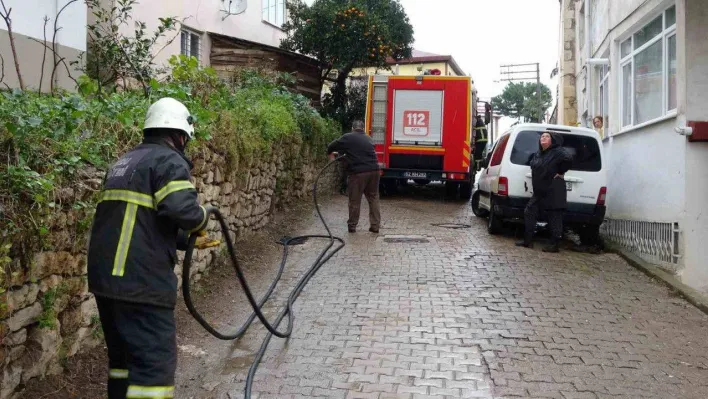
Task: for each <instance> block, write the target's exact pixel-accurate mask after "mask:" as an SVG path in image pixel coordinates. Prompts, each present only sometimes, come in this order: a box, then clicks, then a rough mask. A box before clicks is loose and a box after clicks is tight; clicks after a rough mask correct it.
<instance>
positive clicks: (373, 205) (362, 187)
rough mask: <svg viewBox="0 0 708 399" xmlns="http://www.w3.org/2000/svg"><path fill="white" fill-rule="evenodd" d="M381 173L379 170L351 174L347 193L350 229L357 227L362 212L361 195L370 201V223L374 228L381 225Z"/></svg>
mask: <svg viewBox="0 0 708 399" xmlns="http://www.w3.org/2000/svg"><path fill="white" fill-rule="evenodd" d="M380 178H381V176H380V175H379V171H378V170H374V171H370V172H361V173H354V174H350V175H349V181H348V185H347V193H348V194H349V221H347V225H349V229H350V230H353V229H356V226H357V225H358V224H359V213H360V212H361V196H362V195H364V196H366V201H367V202H368V203H369V224H370V228H371V229H372V230H376V231H378V230H379V227H380V225H381V209H380V207H379V179H380Z"/></svg>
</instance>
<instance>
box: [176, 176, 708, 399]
mask: <svg viewBox="0 0 708 399" xmlns="http://www.w3.org/2000/svg"><path fill="white" fill-rule="evenodd" d="M441 191H442V190H435V189H423V190H419V191H418V192H415V193H413V194H410V193H409V194H406V195H401V196H397V197H395V198H385V199H384V200H383V201H382V219H383V225H382V228H381V234H379V235H378V236H377V235H374V234H371V233H369V232H368V231H367V230H368V224H367V223H366V220H365V219H363V220H362V222H363V223H362V224H360V226H359V229H360V232H358V233H356V234H348V233H347V232H346V223H345V220H346V209H347V207H346V198H344V197H341V196H337V197H335V198H333V199H332V200H331V201H329V202H328V203H327V204H325V205H324V206H323V211H324V213H325V215H326V217H327V218H328V220H329V221H330V224H331V225H332V226H333V231H334V233H335V234H337V235H340V236H342V237H344V238H345V240H346V242H347V246H346V247H345V248H344V249H343V250H342V251H341V252H340V253H338V254H337V255H336V256H335V257H334V258H333V259H332V260H331V261H330V262H329V263H328V264H326V265H325V266H324V267H323V268H322V269H321V270H320V271H319V273H318V274H317V275H316V276H315V277H314V278H313V279H312V281H311V282H310V284H309V285H308V286H307V288H306V289H305V291H304V292H303V294H302V295H301V296H300V299H299V300H298V302H297V304H296V307H295V311H296V314H295V316H296V318H295V329H294V332H293V335H292V337H291V338H290V339H289V340H281V339H278V338H273V340H272V342H271V345H270V348H269V350H268V352H267V354H266V357H265V358H264V361H263V363H262V364H261V367H260V369H259V371H258V374H257V376H256V380H255V384H254V389H253V393H254V396H253V397H259V398H270V397H272V398H290V397H322V398H423V397H425V398H438V397H439V398H443V397H449V398H501V397H513V396H522V397H549V398H605V397H608V398H609V397H612V398H617V397H633V398H708V316H707V315H705V314H703V313H702V312H700V311H699V310H698V309H696V308H694V307H693V306H691V305H690V304H688V303H687V302H686V301H684V300H683V299H682V298H680V297H679V296H677V295H676V294H674V293H672V292H671V291H670V290H669V289H667V288H666V287H665V286H664V285H662V284H660V283H659V282H656V281H653V280H652V279H651V278H649V277H647V276H646V275H644V274H642V273H641V272H639V271H637V270H635V269H634V268H632V267H631V266H629V265H628V264H627V263H626V262H624V261H623V260H622V259H621V258H620V257H619V256H617V255H614V254H601V255H592V254H583V253H577V252H571V251H564V252H561V253H560V254H546V253H543V252H541V250H540V246H539V245H537V247H538V248H539V249H535V250H528V249H523V248H517V247H515V246H514V237H513V235H511V234H508V235H505V236H494V237H493V236H489V235H488V234H487V232H486V219H478V218H476V217H475V216H474V215H473V214H472V212H471V209H470V208H469V205H468V204H466V203H463V202H454V201H446V200H444V199H443V198H442V197H441V194H440V192H441ZM363 206H364V207H365V208H366V205H363ZM365 215H367V212H366V209H364V210H363V211H362V216H365ZM289 233H290V234H291V235H296V234H305V233H318V234H321V227H320V225H319V223H318V222H317V219H316V218H315V215H314V213H313V214H312V215H311V216H309V217H306V218H305V219H304V220H303V221H302V223H301V224H300V225H299V226H292V231H290V232H289ZM322 245H323V243H322V242H318V241H308V242H306V243H305V244H304V245H299V246H296V247H293V251H292V252H293V254H292V255H291V259H292V262H291V263H290V265H289V266H288V271H287V272H286V275H285V277H284V279H283V283H282V285H283V287H282V289H279V290H278V291H277V293H278V295H277V298H275V299H274V300H272V301H271V302H269V303H270V305H269V309H268V310H269V312H268V314H269V315H270V316H271V317H273V315H274V314H275V312H276V311H277V308H278V307H279V306H280V304H282V302H283V300H284V298H285V296H286V295H287V293H288V291H289V289H287V288H288V287H291V286H293V285H294V284H295V281H296V279H297V278H298V277H299V273H301V272H302V271H303V270H305V269H306V268H307V267H309V265H310V263H311V262H312V260H313V259H314V257H315V256H316V255H317V253H316V252H317V250H318V249H319V248H321V247H322ZM278 257H279V253H277V252H274V253H273V254H272V256H269V257H267V258H268V261H269V262H272V267H271V266H268V267H267V268H265V270H259V269H257V268H256V269H252V270H251V271H250V277H251V278H252V280H253V281H254V286H255V288H256V290H259V289H262V287H264V286H265V285H266V283H267V282H268V281H269V278H270V276H271V275H272V270H274V268H275V267H276V264H277V258H278ZM228 278H232V277H228ZM233 281H234V282H233V285H231V286H230V288H229V294H228V295H224V294H223V293H220V292H218V289H216V292H213V293H211V295H215V296H218V298H219V301H221V302H222V303H220V304H219V306H220V307H223V308H224V309H228V308H234V309H236V308H238V309H239V310H238V311H235V312H233V313H232V312H228V313H223V314H222V316H220V321H221V322H223V323H231V322H233V323H237V322H238V320H243V315H244V314H245V312H246V310H247V309H246V307H245V306H246V305H245V302H244V301H243V297H242V295H241V294H239V293H237V292H236V291H238V290H237V289H233V286H235V285H236V280H235V278H233ZM224 314H228V316H224ZM227 319H230V320H227ZM181 324H182V325H181V326H180V330H181V331H183V333H181V335H180V339H179V341H180V349H181V353H180V360H179V361H180V365H179V369H178V387H177V389H178V392H177V397H180V398H232V399H233V398H241V397H243V386H244V380H245V377H246V372H247V370H248V367H249V366H250V364H251V361H252V359H253V355H254V353H255V351H256V350H257V348H258V347H259V346H260V343H261V340H262V338H263V336H264V329H263V328H262V326H261V325H260V324H259V323H255V324H254V326H253V327H252V331H250V332H249V333H248V334H247V336H246V337H244V338H243V339H242V340H240V341H239V342H236V343H232V342H224V341H218V340H216V339H213V338H210V337H207V336H206V335H205V334H204V333H201V332H198V331H199V330H198V328H196V327H195V325H196V323H195V322H193V321H192V322H190V321H188V320H187V321H183V322H181ZM197 327H198V326H197ZM184 331H186V332H184Z"/></svg>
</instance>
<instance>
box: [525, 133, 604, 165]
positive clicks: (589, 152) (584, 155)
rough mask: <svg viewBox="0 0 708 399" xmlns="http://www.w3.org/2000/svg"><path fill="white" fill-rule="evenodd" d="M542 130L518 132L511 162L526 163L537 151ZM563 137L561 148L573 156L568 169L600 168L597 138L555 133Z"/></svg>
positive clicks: (600, 159)
mask: <svg viewBox="0 0 708 399" xmlns="http://www.w3.org/2000/svg"><path fill="white" fill-rule="evenodd" d="M541 134H542V132H539V131H533V130H524V131H522V132H519V134H518V135H517V136H516V141H515V142H514V147H513V148H512V149H511V163H513V164H516V165H528V164H529V163H530V162H531V156H533V154H535V153H536V152H537V151H538V148H539V147H538V142H539V140H540V138H541ZM556 134H559V135H561V136H562V137H563V148H565V150H566V151H568V152H570V154H571V155H572V156H573V166H572V167H571V168H570V170H576V171H579V172H599V171H600V170H601V169H602V156H601V155H600V146H599V145H598V144H597V140H595V139H594V138H592V137H587V136H578V135H574V134H563V133H556Z"/></svg>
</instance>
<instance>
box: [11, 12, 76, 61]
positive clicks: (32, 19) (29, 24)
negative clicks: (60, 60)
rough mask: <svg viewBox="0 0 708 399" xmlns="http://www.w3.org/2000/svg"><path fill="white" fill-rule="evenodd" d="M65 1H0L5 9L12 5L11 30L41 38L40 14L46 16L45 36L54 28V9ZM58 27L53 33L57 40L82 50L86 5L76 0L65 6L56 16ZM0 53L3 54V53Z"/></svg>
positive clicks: (50, 34) (42, 22) (64, 44)
mask: <svg viewBox="0 0 708 399" xmlns="http://www.w3.org/2000/svg"><path fill="white" fill-rule="evenodd" d="M68 2H69V0H4V3H5V6H7V8H8V9H10V8H12V14H11V15H10V16H11V17H12V30H13V32H17V33H20V34H22V35H25V36H28V37H33V38H35V39H39V40H42V38H43V37H44V33H43V32H42V30H43V26H44V17H45V16H46V17H48V18H49V23H48V24H47V37H48V38H51V36H52V33H53V31H54V19H55V16H56V14H57V12H58V11H59V10H60V9H61V8H62V7H64V6H65V5H66V4H67V3H68ZM59 26H60V27H62V29H61V31H60V32H59V34H58V36H57V43H59V44H61V45H63V46H66V47H71V48H74V49H77V50H81V51H84V50H86V4H84V2H83V1H77V2H75V3H73V4H71V5H70V6H68V7H67V8H66V9H65V10H64V12H63V13H62V14H61V16H60V17H59ZM0 27H2V30H7V27H6V26H5V23H4V22H2V23H0ZM3 55H4V53H3Z"/></svg>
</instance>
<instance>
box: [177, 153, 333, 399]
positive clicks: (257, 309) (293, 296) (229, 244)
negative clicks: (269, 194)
mask: <svg viewBox="0 0 708 399" xmlns="http://www.w3.org/2000/svg"><path fill="white" fill-rule="evenodd" d="M342 157H343V156H340V157H337V158H336V159H333V160H331V161H330V162H329V163H327V165H325V166H324V167H323V168H322V169H320V171H319V173H318V174H317V177H316V178H315V183H314V185H313V188H312V199H313V202H314V205H315V209H316V211H317V216H318V217H319V220H320V222H322V225H323V226H324V228H325V231H326V232H327V234H326V235H302V236H297V237H290V238H288V239H286V240H285V241H283V242H282V244H283V252H282V258H281V261H280V266H279V268H278V272H277V274H276V276H275V278H274V279H273V281H272V282H271V283H270V286H269V287H268V289H267V290H266V292H265V293H264V294H263V296H262V297H261V298H260V299H259V300H256V298H255V297H254V295H253V292H252V291H251V289H250V287H249V285H248V282H247V281H246V277H245V276H244V274H243V270H242V269H241V265H240V263H239V261H238V258H237V256H236V248H235V247H234V243H233V241H232V240H231V234H230V232H229V226H228V224H227V222H226V219H225V217H224V215H223V214H222V213H221V212H220V211H219V210H218V209H217V208H213V207H209V208H207V218H210V217H211V216H212V215H213V216H214V217H215V218H216V220H217V221H218V222H219V225H220V227H221V232H222V235H223V240H224V242H225V243H226V248H227V250H228V254H229V257H230V258H231V263H232V265H233V268H234V271H235V272H236V277H237V278H238V281H239V283H240V284H241V288H242V289H243V292H244V293H245V294H246V298H247V299H248V303H249V304H250V305H251V308H253V312H252V313H251V314H250V315H249V316H248V318H247V319H246V321H245V322H244V323H243V325H241V327H239V328H238V329H236V330H235V331H233V332H227V333H225V332H221V331H218V330H217V329H216V328H215V327H214V326H212V325H211V324H209V322H207V321H206V320H205V319H204V317H203V316H202V314H201V313H199V311H198V310H197V309H196V307H195V306H194V303H193V302H192V294H191V281H190V269H191V266H192V255H193V254H194V248H195V243H196V240H197V234H192V235H191V236H190V238H189V244H188V247H187V251H186V252H185V256H184V264H183V267H182V295H183V297H184V302H185V304H186V305H187V309H189V313H191V315H192V317H194V319H195V320H196V321H197V322H198V323H199V324H201V325H202V327H204V329H206V330H207V331H208V332H209V333H210V334H211V335H213V336H214V337H216V338H218V339H221V340H227V341H230V340H237V339H239V338H241V337H242V336H243V335H244V334H245V333H246V331H247V330H248V327H249V326H250V325H251V323H253V321H254V320H255V319H256V318H258V320H259V321H260V322H261V323H262V324H263V326H264V327H265V328H266V330H267V331H268V332H267V334H266V336H265V338H264V339H263V343H262V344H261V346H260V348H259V350H258V352H257V353H256V356H255V359H254V360H253V363H252V364H251V367H250V368H249V370H248V376H247V377H246V385H245V387H244V397H245V398H247V399H248V398H250V397H251V389H252V388H253V378H254V376H255V374H256V371H257V370H258V366H259V365H260V363H261V360H262V359H263V356H264V355H265V352H266V350H267V349H268V344H269V343H270V340H271V338H272V337H273V336H274V335H275V336H276V337H279V338H288V337H290V335H291V334H292V331H293V323H294V319H295V315H294V312H293V305H294V304H295V301H296V300H297V298H298V296H300V293H301V292H302V290H303V289H304V288H305V286H306V285H307V283H308V282H309V281H310V279H312V277H313V276H314V275H315V273H317V271H318V270H319V269H320V268H321V267H322V265H324V264H325V263H326V262H327V261H328V260H329V259H330V258H331V257H332V256H334V254H336V253H337V252H338V251H339V250H341V249H342V248H343V247H344V240H342V239H341V238H340V237H336V236H334V235H332V231H331V230H330V229H329V226H328V225H327V222H326V221H325V219H324V217H323V216H322V212H321V210H320V205H319V202H318V200H317V185H318V183H319V180H320V178H321V177H322V174H323V173H324V171H325V170H327V169H328V168H329V167H330V166H332V165H333V164H334V163H335V162H337V161H338V160H339V159H341V158H342ZM311 238H312V239H327V240H328V244H327V245H326V246H325V248H324V249H323V250H322V251H321V252H320V253H319V256H318V257H317V259H316V260H315V261H314V263H313V264H312V265H311V266H310V268H309V269H307V270H306V271H305V273H304V274H303V275H302V277H300V279H299V280H298V282H297V284H296V285H295V287H294V288H293V289H292V291H291V292H290V294H289V295H288V300H287V302H286V304H285V306H284V307H283V308H282V309H281V311H280V313H278V315H277V316H276V317H275V319H274V320H273V321H272V322H269V321H268V319H267V318H266V316H265V315H264V314H263V311H262V308H263V305H264V304H265V303H266V302H267V301H268V299H269V298H270V296H271V294H272V293H273V291H275V288H276V286H277V285H278V282H279V281H280V278H281V277H282V275H283V272H284V270H285V265H286V263H287V260H288V255H289V248H290V245H293V243H295V242H299V241H302V240H305V239H311ZM286 317H287V319H288V324H287V327H286V328H285V329H283V330H278V327H279V326H280V323H281V322H282V321H283V319H284V318H286Z"/></svg>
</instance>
